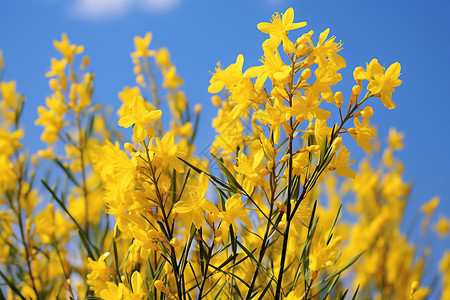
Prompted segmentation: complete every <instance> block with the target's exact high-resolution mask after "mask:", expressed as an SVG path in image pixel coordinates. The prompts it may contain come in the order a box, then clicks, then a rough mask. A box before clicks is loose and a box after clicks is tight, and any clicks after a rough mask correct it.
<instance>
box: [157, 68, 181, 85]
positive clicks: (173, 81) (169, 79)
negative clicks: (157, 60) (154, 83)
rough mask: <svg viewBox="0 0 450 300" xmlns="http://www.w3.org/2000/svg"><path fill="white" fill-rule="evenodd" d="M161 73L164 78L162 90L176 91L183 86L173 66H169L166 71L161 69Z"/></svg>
mask: <svg viewBox="0 0 450 300" xmlns="http://www.w3.org/2000/svg"><path fill="white" fill-rule="evenodd" d="M162 73H163V76H164V81H163V88H170V89H172V90H176V89H177V88H178V87H179V86H180V85H182V84H183V79H181V78H180V77H179V76H178V75H177V73H176V68H175V66H170V67H169V68H168V69H162Z"/></svg>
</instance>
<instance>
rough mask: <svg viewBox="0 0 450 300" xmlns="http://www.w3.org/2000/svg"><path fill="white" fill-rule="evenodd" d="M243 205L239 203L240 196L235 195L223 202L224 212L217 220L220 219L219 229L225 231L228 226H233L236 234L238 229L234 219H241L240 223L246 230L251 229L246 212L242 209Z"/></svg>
mask: <svg viewBox="0 0 450 300" xmlns="http://www.w3.org/2000/svg"><path fill="white" fill-rule="evenodd" d="M244 205H245V204H244V203H243V202H242V201H241V195H239V194H235V195H234V196H232V197H231V198H229V199H228V200H227V201H226V202H225V211H221V212H220V213H219V218H221V219H222V223H221V225H220V228H221V229H222V230H224V231H227V230H228V228H229V226H230V225H232V226H233V230H234V232H235V233H236V232H237V230H238V228H237V225H236V223H235V222H236V219H241V221H242V222H244V223H245V225H247V227H248V229H251V227H252V222H251V221H250V219H249V218H248V217H247V215H248V210H247V209H244ZM222 225H223V226H222Z"/></svg>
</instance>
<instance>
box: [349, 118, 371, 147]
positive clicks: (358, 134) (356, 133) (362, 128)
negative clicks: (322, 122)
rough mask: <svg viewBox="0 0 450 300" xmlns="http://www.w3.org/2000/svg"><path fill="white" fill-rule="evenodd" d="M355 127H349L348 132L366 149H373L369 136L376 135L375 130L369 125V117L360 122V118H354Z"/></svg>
mask: <svg viewBox="0 0 450 300" xmlns="http://www.w3.org/2000/svg"><path fill="white" fill-rule="evenodd" d="M353 122H354V124H355V128H349V129H347V132H348V133H350V134H351V136H352V137H353V138H354V139H355V140H356V143H357V144H358V146H361V147H362V148H363V149H364V151H370V150H372V144H371V143H370V140H369V138H374V137H375V130H374V129H373V128H370V127H369V118H363V121H362V122H360V121H359V119H357V118H355V119H354V121H353Z"/></svg>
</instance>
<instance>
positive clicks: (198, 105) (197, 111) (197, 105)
mask: <svg viewBox="0 0 450 300" xmlns="http://www.w3.org/2000/svg"><path fill="white" fill-rule="evenodd" d="M201 111H202V105H201V104H200V103H197V104H195V106H194V112H195V113H196V114H197V115H198V114H199V113H200V112H201Z"/></svg>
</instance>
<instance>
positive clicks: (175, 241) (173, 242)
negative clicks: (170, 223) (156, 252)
mask: <svg viewBox="0 0 450 300" xmlns="http://www.w3.org/2000/svg"><path fill="white" fill-rule="evenodd" d="M169 244H170V245H172V247H174V248H176V247H178V246H179V245H180V240H179V239H178V238H176V237H174V238H173V239H171V240H170V242H169Z"/></svg>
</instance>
